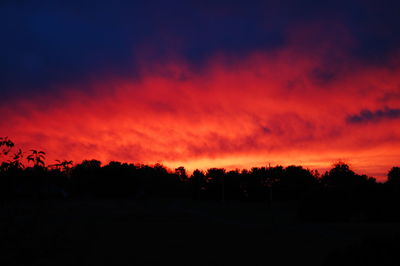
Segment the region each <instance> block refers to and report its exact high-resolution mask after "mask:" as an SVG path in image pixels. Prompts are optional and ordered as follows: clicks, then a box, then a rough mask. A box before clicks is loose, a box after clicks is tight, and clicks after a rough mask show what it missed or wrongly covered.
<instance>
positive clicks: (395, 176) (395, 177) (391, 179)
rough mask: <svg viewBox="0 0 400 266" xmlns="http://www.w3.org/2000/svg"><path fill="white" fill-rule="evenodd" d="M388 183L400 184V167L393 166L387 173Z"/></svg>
mask: <svg viewBox="0 0 400 266" xmlns="http://www.w3.org/2000/svg"><path fill="white" fill-rule="evenodd" d="M387 177H388V179H387V183H388V184H390V185H400V167H397V166H395V167H392V169H390V171H389V173H388V174H387Z"/></svg>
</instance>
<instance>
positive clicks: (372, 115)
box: [346, 107, 400, 124]
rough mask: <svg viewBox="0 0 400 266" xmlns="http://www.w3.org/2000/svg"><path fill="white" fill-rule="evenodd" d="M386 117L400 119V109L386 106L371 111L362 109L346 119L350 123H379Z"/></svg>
mask: <svg viewBox="0 0 400 266" xmlns="http://www.w3.org/2000/svg"><path fill="white" fill-rule="evenodd" d="M385 119H400V109H398V108H389V107H385V108H384V109H378V110H375V111H371V110H368V109H364V110H361V111H360V113H359V114H355V115H349V116H347V118H346V121H347V122H348V123H350V124H363V123H377V122H381V121H382V120H385Z"/></svg>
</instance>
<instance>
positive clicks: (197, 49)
mask: <svg viewBox="0 0 400 266" xmlns="http://www.w3.org/2000/svg"><path fill="white" fill-rule="evenodd" d="M399 11H400V3H399V2H398V1H370V0H363V1H340V0H338V1H310V0H308V1H285V0H283V1H282V0H281V1H238V0H236V1H235V0H229V1H228V0H224V1H204V0H203V1H176V0H175V1H165V0H164V1H116V0H112V1H54V0H50V1H45V0H44V1H23V0H17V1H2V2H1V4H0V23H1V27H0V31H1V36H2V41H1V42H0V58H1V60H0V96H1V97H2V99H7V98H9V97H14V96H18V95H22V94H27V93H41V92H43V91H48V90H53V89H54V88H55V87H57V85H58V84H68V83H71V84H75V83H77V84H82V82H83V81H86V80H90V79H96V77H98V76H105V75H111V76H123V77H133V78H134V77H136V76H137V75H138V71H137V69H138V61H139V60H141V61H143V60H145V61H147V62H148V63H149V64H152V63H157V62H162V61H168V60H173V59H175V58H178V57H179V58H180V59H184V60H187V61H188V62H189V63H190V64H191V65H192V66H193V67H201V66H202V64H203V63H204V62H206V61H207V60H208V59H209V58H212V57H213V56H214V55H216V54H221V53H223V54H225V55H228V56H235V57H240V56H246V55H248V54H249V53H251V52H254V51H271V50H274V49H280V48H282V47H284V46H285V45H286V43H287V38H288V32H290V31H291V30H292V29H296V27H299V25H300V26H301V25H311V24H314V25H315V24H321V25H329V24H330V23H331V24H333V23H339V24H341V25H343V26H345V27H346V29H347V30H348V31H349V33H350V34H351V36H352V38H354V40H355V41H354V44H353V45H352V46H351V47H349V48H348V51H347V53H348V54H349V55H351V56H352V57H354V58H356V60H360V61H362V62H363V63H365V64H384V63H385V62H386V61H387V59H388V56H390V55H391V53H392V52H393V51H394V50H395V49H397V48H398V47H399V44H400V22H399V21H400V18H399V14H400V12H399ZM335 34H337V33H335V32H331V31H329V29H327V30H326V31H322V32H321V31H319V32H318V33H316V35H315V36H311V37H312V41H313V42H315V46H318V41H319V39H326V38H329V39H330V40H332V41H338V42H340V41H341V39H342V38H344V36H341V35H340V34H337V35H335ZM330 35H331V36H330ZM314 48H315V47H311V46H310V49H314Z"/></svg>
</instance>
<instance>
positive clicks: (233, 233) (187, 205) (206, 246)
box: [0, 199, 400, 266]
mask: <svg viewBox="0 0 400 266" xmlns="http://www.w3.org/2000/svg"><path fill="white" fill-rule="evenodd" d="M0 210H1V212H0V218H1V232H0V234H1V235H0V237H1V247H0V248H1V249H0V250H1V258H0V263H1V264H0V265H10V266H11V265H56V266H61V265H166V264H168V265H169V264H171V265H352V266H354V265H400V259H399V257H398V256H399V255H398V254H397V253H399V252H398V250H399V247H400V237H399V236H400V226H399V224H398V223H365V222H364V223H361V222H348V223H308V222H301V221H299V220H298V219H297V213H296V210H297V208H296V204H295V203H293V202H287V203H276V204H274V205H273V206H272V208H269V207H268V206H266V205H265V204H264V203H232V202H229V203H225V204H222V203H216V202H193V201H192V200H176V199H175V200H172V199H148V200H133V199H118V200H115V199H109V200H106V199H104V200H74V199H68V200H51V201H45V200H41V201H39V200H36V201H32V200H30V201H27V200H24V201H21V200H19V201H14V202H6V203H5V204H4V205H3V207H1V209H0Z"/></svg>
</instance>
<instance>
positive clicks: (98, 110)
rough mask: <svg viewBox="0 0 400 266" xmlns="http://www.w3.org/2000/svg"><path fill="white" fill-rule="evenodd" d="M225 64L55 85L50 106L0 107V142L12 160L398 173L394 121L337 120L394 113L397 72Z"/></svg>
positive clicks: (289, 53) (292, 62)
mask: <svg viewBox="0 0 400 266" xmlns="http://www.w3.org/2000/svg"><path fill="white" fill-rule="evenodd" d="M324 51H325V50H324ZM228 59H229V58H224V57H223V56H220V57H217V58H215V60H212V61H210V62H209V64H208V65H207V66H206V67H205V68H204V69H202V70H201V71H200V72H196V71H194V70H192V69H191V68H190V67H188V66H187V65H186V64H185V63H182V62H180V63H179V62H178V63H176V62H175V63H169V64H163V65H160V66H158V67H154V66H153V67H151V68H147V67H143V71H142V75H141V79H140V80H135V81H132V80H124V79H117V78H110V77H100V78H99V80H98V81H96V82H92V83H91V84H90V85H88V86H90V88H89V90H86V92H82V91H80V90H78V89H74V88H70V87H63V86H61V88H60V90H59V91H58V92H57V93H55V94H53V95H39V96H37V97H36V98H30V99H15V100H14V101H12V102H9V103H7V104H5V105H3V106H1V107H0V111H1V113H2V114H3V117H5V119H4V118H3V119H2V120H1V121H0V132H2V134H3V135H7V136H9V137H10V138H12V139H13V140H14V141H15V142H16V143H17V144H19V146H21V147H22V148H24V149H29V148H33V147H37V148H40V149H43V150H45V151H47V154H48V158H47V159H48V160H50V161H51V160H54V159H69V160H74V161H75V162H77V161H80V160H83V159H91V158H96V159H99V160H102V161H110V160H121V161H133V162H143V163H155V162H163V163H166V164H167V165H170V166H171V167H175V166H178V165H186V166H188V167H189V168H194V167H202V168H207V167H211V166H230V167H250V166H254V165H261V164H264V165H266V164H268V163H273V164H274V163H282V164H303V165H306V166H309V167H316V168H319V169H324V168H326V167H329V165H330V164H331V163H332V162H334V161H336V160H337V159H347V160H349V161H350V162H351V163H352V164H353V165H354V167H355V169H356V170H359V171H360V172H361V173H367V174H371V175H375V176H378V177H382V176H384V175H385V174H386V172H387V171H388V170H389V168H390V167H391V166H393V165H398V164H400V162H399V158H400V156H399V155H400V144H399V143H400V142H399V137H398V136H400V127H399V126H398V124H397V123H398V121H395V120H382V122H381V123H379V125H376V124H368V123H364V124H361V125H360V124H357V125H354V123H348V122H347V120H346V119H348V117H349V116H351V115H354V114H358V113H360V112H362V110H366V109H368V110H381V109H382V108H385V107H387V106H388V107H387V108H392V109H393V110H394V109H396V108H399V107H400V99H399V98H398V97H397V98H396V97H392V98H391V99H387V97H388V95H397V94H396V93H397V92H398V88H399V82H400V78H399V77H400V75H399V74H400V73H399V72H400V71H399V68H397V67H392V68H390V69H389V68H383V67H365V66H361V65H358V64H357V63H356V62H352V61H351V60H349V61H348V64H349V65H347V66H345V67H343V69H341V68H339V67H338V66H337V65H335V66H330V65H329V64H328V63H329V60H328V61H326V60H325V59H324V58H323V56H322V55H321V53H319V52H318V53H315V54H311V53H307V52H305V51H303V50H301V51H299V50H298V49H292V48H290V47H288V48H285V49H282V50H280V51H275V52H273V53H269V54H265V53H264V54H263V53H254V54H252V55H249V56H248V57H247V58H245V59H229V60H228ZM327 64H328V65H327ZM382 99H386V100H385V101H384V102H383V101H382Z"/></svg>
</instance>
